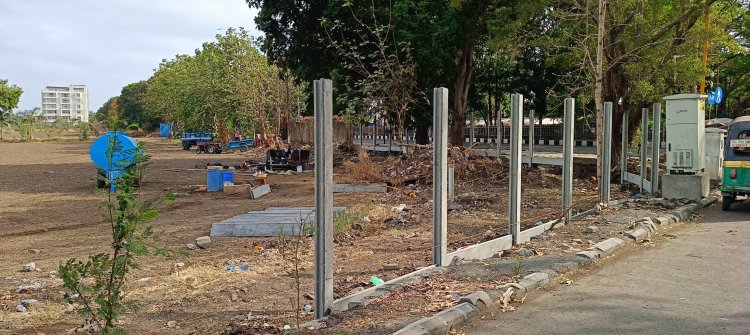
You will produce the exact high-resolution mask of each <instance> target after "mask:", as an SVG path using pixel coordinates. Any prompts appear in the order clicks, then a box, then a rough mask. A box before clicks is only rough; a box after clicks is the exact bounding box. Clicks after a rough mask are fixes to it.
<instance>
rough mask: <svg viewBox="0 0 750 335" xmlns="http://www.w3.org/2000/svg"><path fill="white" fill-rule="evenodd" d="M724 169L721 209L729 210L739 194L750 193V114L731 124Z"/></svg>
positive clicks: (725, 151)
mask: <svg viewBox="0 0 750 335" xmlns="http://www.w3.org/2000/svg"><path fill="white" fill-rule="evenodd" d="M722 169H723V172H724V175H723V176H722V178H721V196H722V197H721V198H722V199H721V200H722V202H721V209H722V210H725V211H728V210H729V209H730V207H731V206H732V203H733V202H734V201H735V199H736V198H737V196H738V195H741V196H747V195H749V194H750V116H741V117H738V118H736V119H734V121H732V123H730V124H729V131H728V132H727V138H726V145H725V146H724V163H723V167H722Z"/></svg>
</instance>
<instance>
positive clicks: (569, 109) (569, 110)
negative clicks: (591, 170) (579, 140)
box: [562, 98, 576, 224]
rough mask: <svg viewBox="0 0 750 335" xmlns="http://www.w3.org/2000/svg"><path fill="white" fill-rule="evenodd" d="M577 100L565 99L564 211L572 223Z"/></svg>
mask: <svg viewBox="0 0 750 335" xmlns="http://www.w3.org/2000/svg"><path fill="white" fill-rule="evenodd" d="M575 106H576V100H575V99H573V98H567V99H565V114H564V116H563V175H562V177H563V203H562V206H563V211H564V212H565V224H568V223H570V220H571V217H572V215H573V213H572V208H571V206H572V205H573V132H574V131H575V130H574V128H573V122H574V120H575V119H574V117H573V116H574V114H575Z"/></svg>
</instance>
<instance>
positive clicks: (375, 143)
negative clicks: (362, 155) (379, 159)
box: [372, 113, 378, 152]
mask: <svg viewBox="0 0 750 335" xmlns="http://www.w3.org/2000/svg"><path fill="white" fill-rule="evenodd" d="M372 129H373V133H372V134H373V135H372V151H373V152H375V148H376V147H377V146H378V114H375V113H373V116H372Z"/></svg>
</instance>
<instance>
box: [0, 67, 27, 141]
mask: <svg viewBox="0 0 750 335" xmlns="http://www.w3.org/2000/svg"><path fill="white" fill-rule="evenodd" d="M21 94H23V89H21V88H20V87H18V86H16V85H12V86H11V85H8V80H7V79H0V140H2V139H3V128H4V127H6V126H10V124H9V121H10V117H11V114H12V113H13V109H14V108H16V107H18V100H19V99H20V98H21Z"/></svg>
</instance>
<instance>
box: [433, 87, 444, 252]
mask: <svg viewBox="0 0 750 335" xmlns="http://www.w3.org/2000/svg"><path fill="white" fill-rule="evenodd" d="M432 105H433V126H432V129H433V139H432V143H433V156H432V192H433V193H432V199H433V208H432V262H433V263H434V264H435V266H445V265H448V264H447V263H448V187H447V184H448V89H447V88H444V87H440V88H436V89H434V91H433V99H432Z"/></svg>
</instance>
